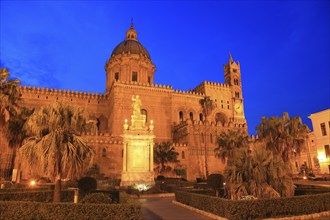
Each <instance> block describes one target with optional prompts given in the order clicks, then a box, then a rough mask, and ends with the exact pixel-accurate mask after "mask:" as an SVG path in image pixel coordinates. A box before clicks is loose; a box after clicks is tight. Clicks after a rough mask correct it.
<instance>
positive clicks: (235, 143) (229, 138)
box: [214, 129, 249, 165]
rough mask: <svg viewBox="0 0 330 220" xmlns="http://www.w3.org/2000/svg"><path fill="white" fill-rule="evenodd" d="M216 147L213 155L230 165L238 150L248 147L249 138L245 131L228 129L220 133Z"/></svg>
mask: <svg viewBox="0 0 330 220" xmlns="http://www.w3.org/2000/svg"><path fill="white" fill-rule="evenodd" d="M217 143H218V147H217V148H215V149H214V151H215V155H216V156H217V157H219V158H220V159H221V161H222V162H223V163H225V162H226V160H227V165H230V164H231V163H232V161H233V160H234V158H235V152H236V151H237V150H238V149H240V148H247V147H248V146H249V136H248V135H247V133H246V131H245V130H242V129H230V130H228V131H223V132H221V134H220V136H218V138H217Z"/></svg>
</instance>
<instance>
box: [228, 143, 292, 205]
mask: <svg viewBox="0 0 330 220" xmlns="http://www.w3.org/2000/svg"><path fill="white" fill-rule="evenodd" d="M225 177H226V180H227V185H226V192H227V193H226V194H227V195H228V197H229V198H231V199H235V200H237V199H242V198H244V197H246V196H253V197H256V198H276V197H280V196H292V195H293V193H294V184H293V182H292V179H291V177H290V167H288V166H287V164H286V163H284V162H283V160H282V159H281V158H279V157H278V156H275V157H274V156H273V155H272V153H271V151H269V150H266V149H265V147H264V145H262V144H259V145H258V146H257V147H256V148H255V149H253V150H252V151H250V150H248V149H245V148H241V149H237V152H236V157H235V158H234V160H233V161H232V163H231V164H230V165H228V166H227V167H226V169H225Z"/></svg>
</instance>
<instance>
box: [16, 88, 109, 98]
mask: <svg viewBox="0 0 330 220" xmlns="http://www.w3.org/2000/svg"><path fill="white" fill-rule="evenodd" d="M20 88H21V92H22V93H30V94H31V93H32V94H36V95H39V94H40V95H58V96H62V97H63V96H66V97H79V98H84V99H98V100H100V99H107V96H106V95H104V94H102V93H94V92H92V93H90V92H81V91H80V92H78V91H73V90H65V89H63V90H62V89H52V88H44V87H41V88H40V87H36V86H33V87H31V86H21V87H20Z"/></svg>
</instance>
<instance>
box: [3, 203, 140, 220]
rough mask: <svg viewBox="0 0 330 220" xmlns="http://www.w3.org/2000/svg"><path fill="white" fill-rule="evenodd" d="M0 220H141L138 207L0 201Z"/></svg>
mask: <svg viewBox="0 0 330 220" xmlns="http://www.w3.org/2000/svg"><path fill="white" fill-rule="evenodd" d="M0 213H1V217H0V219H22V217H24V219H50V220H58V219H70V220H71V219H72V220H80V219H107V220H108V219H109V220H141V219H142V218H141V206H140V205H126V204H97V205H96V204H74V203H39V202H17V201H16V202H14V201H0Z"/></svg>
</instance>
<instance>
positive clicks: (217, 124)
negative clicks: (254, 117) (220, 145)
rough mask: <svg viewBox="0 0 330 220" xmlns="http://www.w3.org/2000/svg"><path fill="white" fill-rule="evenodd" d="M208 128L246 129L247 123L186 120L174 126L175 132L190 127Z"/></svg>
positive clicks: (238, 121)
mask: <svg viewBox="0 0 330 220" xmlns="http://www.w3.org/2000/svg"><path fill="white" fill-rule="evenodd" d="M205 124H206V125H207V126H210V127H224V128H246V122H245V121H240V120H230V121H228V122H225V123H222V122H216V121H211V122H210V121H204V122H203V121H200V120H193V121H192V120H190V119H186V120H185V121H182V122H180V124H177V125H175V126H174V130H176V131H177V130H180V129H182V128H184V127H186V126H188V125H193V126H203V127H204V126H205Z"/></svg>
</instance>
